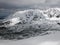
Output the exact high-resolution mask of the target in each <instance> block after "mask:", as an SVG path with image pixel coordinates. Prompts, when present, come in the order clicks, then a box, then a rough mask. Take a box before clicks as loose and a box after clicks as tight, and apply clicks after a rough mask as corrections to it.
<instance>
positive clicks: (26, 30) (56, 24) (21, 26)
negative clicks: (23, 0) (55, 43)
mask: <svg viewBox="0 0 60 45" xmlns="http://www.w3.org/2000/svg"><path fill="white" fill-rule="evenodd" d="M0 25H1V26H0V29H1V30H2V28H4V29H3V30H5V29H6V32H4V31H1V32H4V33H1V34H3V35H5V34H9V35H11V34H12V35H14V34H16V36H18V35H19V36H18V37H19V38H22V39H23V38H25V37H31V36H34V35H38V34H42V35H43V34H48V32H47V31H49V30H50V31H51V30H60V8H49V9H47V10H39V9H29V10H24V11H17V12H16V13H14V14H13V15H10V16H8V17H7V18H6V19H4V20H3V21H2V23H0ZM14 36H15V35H14ZM16 36H15V37H14V38H18V37H16ZM5 37H7V38H13V37H8V36H5ZM5 37H4V38H5Z"/></svg>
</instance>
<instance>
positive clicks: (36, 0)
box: [0, 0, 60, 6]
mask: <svg viewBox="0 0 60 45" xmlns="http://www.w3.org/2000/svg"><path fill="white" fill-rule="evenodd" d="M0 2H3V3H8V4H11V5H18V6H24V5H32V4H40V3H41V4H46V3H48V4H58V2H60V0H0Z"/></svg>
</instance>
